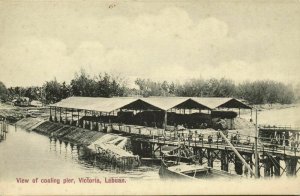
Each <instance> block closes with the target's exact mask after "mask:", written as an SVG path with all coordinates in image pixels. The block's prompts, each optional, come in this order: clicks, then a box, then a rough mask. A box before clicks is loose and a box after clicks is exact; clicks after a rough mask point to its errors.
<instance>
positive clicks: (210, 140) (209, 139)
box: [207, 135, 213, 144]
mask: <svg viewBox="0 0 300 196" xmlns="http://www.w3.org/2000/svg"><path fill="white" fill-rule="evenodd" d="M207 139H208V143H209V144H211V143H212V141H213V140H212V135H209V136H208V138H207Z"/></svg>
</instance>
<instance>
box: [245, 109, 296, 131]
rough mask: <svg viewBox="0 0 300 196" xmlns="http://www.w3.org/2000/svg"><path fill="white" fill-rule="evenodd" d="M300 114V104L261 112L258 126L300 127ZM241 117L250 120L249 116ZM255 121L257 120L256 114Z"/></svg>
mask: <svg viewBox="0 0 300 196" xmlns="http://www.w3.org/2000/svg"><path fill="white" fill-rule="evenodd" d="M299 114H300V104H298V105H296V106H295V107H291V108H285V109H277V110H264V111H259V112H258V115H257V118H258V124H270V125H287V126H292V127H300V115H299ZM241 117H242V118H246V119H250V115H249V114H244V115H242V116H241ZM253 119H254V120H255V113H254V112H253Z"/></svg>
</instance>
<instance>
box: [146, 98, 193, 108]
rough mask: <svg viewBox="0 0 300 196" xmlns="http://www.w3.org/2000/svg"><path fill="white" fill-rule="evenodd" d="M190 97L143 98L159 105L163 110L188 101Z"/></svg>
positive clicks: (154, 104) (156, 105)
mask: <svg viewBox="0 0 300 196" xmlns="http://www.w3.org/2000/svg"><path fill="white" fill-rule="evenodd" d="M188 99H189V98H188V97H146V98H141V100H143V101H145V102H147V103H149V104H151V105H153V106H155V107H158V108H160V109H162V110H169V109H171V108H174V107H175V106H177V105H179V104H181V103H183V102H185V101H187V100H188Z"/></svg>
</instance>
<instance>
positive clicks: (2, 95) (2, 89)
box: [0, 81, 8, 101]
mask: <svg viewBox="0 0 300 196" xmlns="http://www.w3.org/2000/svg"><path fill="white" fill-rule="evenodd" d="M7 99H8V90H7V89H6V86H5V85H4V83H3V82H1V81H0V101H7Z"/></svg>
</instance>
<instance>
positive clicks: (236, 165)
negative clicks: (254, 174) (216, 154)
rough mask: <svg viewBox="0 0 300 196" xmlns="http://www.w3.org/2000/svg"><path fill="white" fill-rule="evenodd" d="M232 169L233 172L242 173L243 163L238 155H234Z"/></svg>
mask: <svg viewBox="0 0 300 196" xmlns="http://www.w3.org/2000/svg"><path fill="white" fill-rule="evenodd" d="M234 169H235V172H236V173H237V174H238V175H242V174H243V163H242V161H241V160H240V159H239V157H238V156H235V160H234Z"/></svg>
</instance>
